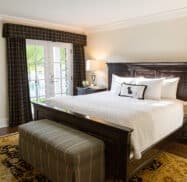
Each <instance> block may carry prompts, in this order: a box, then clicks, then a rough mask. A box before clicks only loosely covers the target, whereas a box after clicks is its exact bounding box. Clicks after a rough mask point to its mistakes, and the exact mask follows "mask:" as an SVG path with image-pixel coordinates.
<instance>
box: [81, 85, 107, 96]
mask: <svg viewBox="0 0 187 182" xmlns="http://www.w3.org/2000/svg"><path fill="white" fill-rule="evenodd" d="M106 90H107V89H106V88H104V87H86V88H84V87H77V95H85V94H92V93H96V92H102V91H106Z"/></svg>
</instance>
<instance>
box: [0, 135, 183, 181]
mask: <svg viewBox="0 0 187 182" xmlns="http://www.w3.org/2000/svg"><path fill="white" fill-rule="evenodd" d="M18 138H19V135H18V134H13V135H8V136H3V137H0V182H18V181H19V182H49V180H47V178H45V177H44V176H43V175H41V174H40V173H39V171H37V170H35V169H34V168H33V167H32V166H31V165H29V164H27V163H26V162H25V161H23V160H22V159H21V158H20V155H19V148H18ZM186 181H187V159H185V158H182V157H179V156H176V155H173V154H170V153H166V152H163V153H161V155H160V156H159V157H158V158H156V159H155V160H154V162H153V163H152V164H151V165H150V166H149V167H147V168H145V169H143V170H141V171H139V172H138V173H137V175H136V176H134V177H133V178H132V179H131V180H130V182H186Z"/></svg>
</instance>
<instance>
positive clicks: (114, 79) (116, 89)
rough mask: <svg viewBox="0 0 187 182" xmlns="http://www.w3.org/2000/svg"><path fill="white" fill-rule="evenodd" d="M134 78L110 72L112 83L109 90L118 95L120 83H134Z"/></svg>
mask: <svg viewBox="0 0 187 182" xmlns="http://www.w3.org/2000/svg"><path fill="white" fill-rule="evenodd" d="M136 79H137V78H134V77H120V76H117V75H115V74H112V83H111V89H110V91H111V92H112V93H114V94H116V95H119V93H120V90H121V84H122V83H124V82H125V83H136Z"/></svg>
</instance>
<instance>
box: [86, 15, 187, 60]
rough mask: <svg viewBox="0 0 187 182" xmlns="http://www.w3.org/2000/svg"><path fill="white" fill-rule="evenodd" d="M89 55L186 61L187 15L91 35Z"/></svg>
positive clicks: (89, 38) (107, 58)
mask: <svg viewBox="0 0 187 182" xmlns="http://www.w3.org/2000/svg"><path fill="white" fill-rule="evenodd" d="M86 55H87V58H92V59H105V60H107V61H115V60H117V61H118V60H120V61H137V60H139V61H142V60H143V61H150V60H153V61H154V60H161V61H167V60H169V61H170V60H181V59H182V60H186V61H187V17H185V18H180V19H175V20H170V21H163V22H160V23H152V24H146V25H137V26H134V27H129V28H124V29H118V30H111V31H104V32H98V33H92V34H88V46H87V52H86Z"/></svg>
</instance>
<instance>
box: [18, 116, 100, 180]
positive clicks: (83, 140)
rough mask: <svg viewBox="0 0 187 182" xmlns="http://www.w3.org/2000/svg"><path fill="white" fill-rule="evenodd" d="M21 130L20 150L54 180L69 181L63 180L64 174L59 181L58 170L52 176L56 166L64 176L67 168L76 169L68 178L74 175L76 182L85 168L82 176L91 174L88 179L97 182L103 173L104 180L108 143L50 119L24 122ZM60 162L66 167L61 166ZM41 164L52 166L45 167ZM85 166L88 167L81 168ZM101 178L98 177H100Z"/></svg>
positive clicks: (30, 161)
mask: <svg viewBox="0 0 187 182" xmlns="http://www.w3.org/2000/svg"><path fill="white" fill-rule="evenodd" d="M19 133H20V151H21V155H22V156H23V158H24V159H25V160H26V161H27V162H29V163H31V164H32V165H33V166H34V167H37V168H38V169H39V170H41V171H42V172H43V173H44V174H45V175H47V177H49V178H50V179H51V180H53V181H59V180H60V181H66V180H65V179H62V178H63V177H62V176H61V177H60V178H61V179H59V180H58V177H54V174H55V172H54V171H53V173H54V174H53V175H48V173H50V172H49V171H50V170H54V169H56V170H57V174H56V175H58V176H60V173H66V172H67V169H69V170H72V171H69V174H71V175H72V176H71V177H70V176H69V177H68V178H67V179H71V178H73V176H74V178H75V179H74V180H75V181H76V178H80V171H83V173H82V174H81V175H82V179H83V178H85V176H84V175H87V176H89V179H85V180H88V181H93V182H95V181H94V180H96V179H91V178H93V177H94V176H95V175H99V176H100V177H99V178H101V179H102V180H103V176H104V143H103V142H102V141H101V140H99V139H97V138H95V137H93V136H90V135H87V134H85V133H83V132H81V131H79V130H75V129H72V128H70V127H67V126H65V125H62V124H60V123H56V122H54V121H50V120H47V119H44V120H39V121H33V122H29V123H27V124H24V125H21V126H20V127H19ZM37 151H38V152H37ZM39 151H40V152H39ZM50 158H51V161H50ZM52 158H53V160H52ZM54 159H55V160H54ZM36 160H37V161H36ZM53 161H54V162H53ZM59 161H60V165H61V169H62V170H61V169H57V168H58V167H57V165H58V166H59ZM39 163H40V164H39ZM49 164H50V165H49ZM41 165H45V166H47V165H48V166H47V167H42V166H41ZM81 167H82V168H84V169H82V170H81ZM40 168H41V169H40ZM42 168H43V169H42ZM44 168H45V169H44ZM86 168H87V169H86ZM94 168H99V171H98V169H95V171H94ZM88 169H89V170H88ZM58 170H61V171H58ZM64 170H65V171H64ZM78 173H79V174H78ZM92 173H93V174H92ZM76 174H77V176H76ZM66 175H67V174H66ZM83 176H84V177H83ZM90 176H91V177H90ZM99 178H98V177H97V180H99ZM77 180H78V179H77ZM82 181H83V180H81V182H82ZM99 181H100V180H99ZM71 182H72V181H71Z"/></svg>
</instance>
